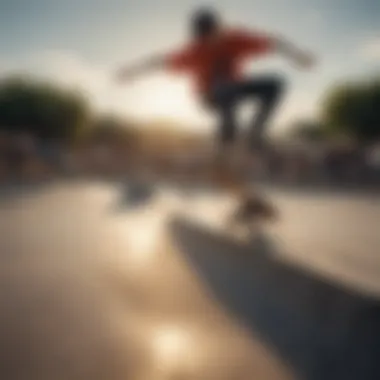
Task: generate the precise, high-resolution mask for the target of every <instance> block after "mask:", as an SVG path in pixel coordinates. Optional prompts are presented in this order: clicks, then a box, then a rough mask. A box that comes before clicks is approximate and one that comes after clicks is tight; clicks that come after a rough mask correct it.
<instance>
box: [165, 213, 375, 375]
mask: <svg viewBox="0 0 380 380" xmlns="http://www.w3.org/2000/svg"><path fill="white" fill-rule="evenodd" d="M171 231H172V239H173V243H174V244H175V245H176V246H177V249H178V251H179V252H182V254H183V255H184V257H185V258H186V260H187V261H188V263H189V264H190V265H191V266H192V267H193V268H194V269H195V271H196V272H197V273H198V276H199V277H200V279H201V280H202V281H203V283H204V284H206V285H207V287H208V288H209V289H210V290H211V291H212V293H213V294H214V296H215V297H216V298H217V299H218V300H219V302H220V303H221V304H223V305H224V306H225V307H226V308H227V309H229V310H230V311H231V312H232V313H233V314H234V315H235V316H236V318H238V319H239V320H240V321H242V322H243V323H244V324H245V325H246V326H248V327H249V328H250V329H251V330H252V331H253V332H254V333H255V334H259V336H260V337H261V338H262V340H263V341H264V342H265V343H266V344H269V345H270V346H271V347H272V349H273V350H275V351H276V352H277V353H278V354H279V355H280V357H282V358H283V359H284V360H285V361H286V362H287V363H289V364H290V365H291V367H292V368H293V369H294V370H295V372H296V373H298V374H299V375H300V377H301V378H307V379H379V378H380V363H379V362H378V358H379V357H380V303H379V301H378V299H376V298H375V297H373V296H371V295H366V294H364V293H363V292H362V291H356V290H355V289H353V288H352V287H350V286H346V285H345V284H344V283H343V282H342V281H335V280H334V278H332V277H329V276H328V275H326V274H325V273H318V272H317V271H311V270H310V271H308V270H306V269H304V268H301V267H297V266H294V265H292V264H291V263H290V261H289V260H286V259H284V258H285V257H287V255H286V254H285V255H284V254H283V252H281V250H282V249H283V247H284V246H283V244H282V243H280V241H279V240H276V239H275V238H274V237H273V235H272V236H271V235H266V236H260V237H259V238H257V239H255V241H252V242H250V244H248V245H240V244H238V243H236V242H232V241H230V240H229V239H228V238H226V237H223V236H222V235H218V234H216V233H215V232H211V230H206V229H205V228H204V227H199V225H197V224H195V223H192V222H189V221H186V220H185V219H183V218H177V219H176V220H173V222H172V224H171Z"/></svg>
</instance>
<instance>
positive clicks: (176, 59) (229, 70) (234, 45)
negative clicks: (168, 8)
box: [166, 30, 273, 94]
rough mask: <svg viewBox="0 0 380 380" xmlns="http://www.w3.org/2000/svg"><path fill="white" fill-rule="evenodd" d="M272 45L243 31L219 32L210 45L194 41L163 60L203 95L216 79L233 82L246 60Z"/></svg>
mask: <svg viewBox="0 0 380 380" xmlns="http://www.w3.org/2000/svg"><path fill="white" fill-rule="evenodd" d="M272 48H273V41H272V40H271V39H270V38H268V37H265V36H263V35H260V34H256V33H250V32H246V31H244V30H229V31H225V32H223V33H222V34H221V35H220V36H218V37H217V38H216V39H215V40H214V41H202V40H201V41H199V42H198V41H197V42H194V43H192V44H190V45H188V46H186V47H184V48H183V49H180V50H179V51H177V52H174V53H172V54H169V55H168V56H167V57H166V65H167V67H168V68H169V69H170V70H173V71H176V72H184V73H187V74H189V75H190V76H191V77H192V78H193V80H194V84H195V87H196V89H197V90H198V91H199V92H200V93H201V94H207V93H208V92H209V90H210V86H211V85H212V84H213V83H214V80H216V78H218V77H219V78H223V80H237V79H239V78H240V76H241V71H242V70H241V69H242V65H243V63H245V61H246V60H247V59H248V58H253V57H258V56H261V55H263V54H266V53H268V52H270V51H271V50H272Z"/></svg>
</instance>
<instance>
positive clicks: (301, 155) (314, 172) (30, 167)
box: [0, 133, 380, 186]
mask: <svg viewBox="0 0 380 380" xmlns="http://www.w3.org/2000/svg"><path fill="white" fill-rule="evenodd" d="M165 153H166V154H165V155H162V154H161V155H157V154H156V155H154V154H150V153H149V152H141V151H140V153H137V151H136V150H134V149H133V147H131V146H125V145H124V144H122V143H120V142H118V141H112V142H109V141H108V142H107V141H99V140H94V141H91V140H89V141H84V142H81V143H77V144H75V145H70V144H65V143H63V142H62V141H54V140H48V141H47V140H43V141H42V140H38V139H36V138H34V137H33V136H31V135H28V134H25V133H19V134H5V133H2V134H0V183H2V184H4V183H12V182H15V181H36V180H46V179H51V178H57V177H62V176H73V177H75V176H79V177H81V176H84V177H85V176H90V177H91V176H101V177H120V176H127V175H129V174H130V175H132V174H133V172H136V171H139V170H141V168H143V167H145V168H148V167H150V169H152V171H153V172H154V171H156V172H157V173H158V172H160V173H164V172H165V173H176V174H177V175H178V174H179V173H180V174H181V175H183V176H186V175H187V174H188V175H190V174H191V172H197V171H198V170H200V169H201V168H202V166H204V165H206V164H207V159H206V158H205V157H206V156H204V155H202V153H201V152H200V151H196V150H192V151H188V152H180V153H179V152H178V151H177V152H173V153H170V152H165ZM248 164H249V165H248V168H249V172H250V173H252V175H253V174H254V175H255V177H256V178H257V176H259V177H260V178H261V179H262V180H266V181H272V182H276V183H286V184H289V183H292V184H336V185H351V184H356V185H366V186H367V185H369V186H378V185H380V143H378V144H373V145H372V146H366V147H359V146H355V145H352V144H351V145H350V144H336V143H334V144H329V145H327V144H326V145H324V146H322V145H319V146H315V145H314V146H313V145H307V144H304V145H297V146H289V145H286V144H279V145H278V146H275V147H272V148H271V149H269V150H267V151H266V153H265V154H264V155H262V156H260V157H258V158H256V159H255V158H250V161H249V162H248Z"/></svg>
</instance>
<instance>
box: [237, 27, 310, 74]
mask: <svg viewBox="0 0 380 380" xmlns="http://www.w3.org/2000/svg"><path fill="white" fill-rule="evenodd" d="M236 43H237V49H238V51H241V52H246V53H248V54H255V55H260V54H267V53H279V54H281V55H283V56H285V57H286V58H288V59H290V60H292V61H293V62H295V63H296V64H297V65H298V66H300V67H302V68H309V67H311V66H312V65H313V63H314V58H313V56H312V55H310V54H308V53H306V52H305V51H303V50H301V49H299V48H297V47H296V46H295V45H293V44H292V43H290V42H289V41H287V40H285V39H284V38H282V37H278V36H271V35H266V34H262V33H260V32H246V31H243V32H240V33H238V34H237V38H236Z"/></svg>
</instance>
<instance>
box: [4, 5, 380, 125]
mask: <svg viewBox="0 0 380 380" xmlns="http://www.w3.org/2000/svg"><path fill="white" fill-rule="evenodd" d="M209 3H211V4H216V7H217V8H218V9H220V11H221V12H222V13H223V14H224V18H225V19H226V21H227V22H228V21H229V22H230V23H235V24H236V23H238V24H244V25H247V26H252V27H254V28H260V29H263V30H268V31H275V32H280V33H282V34H284V35H285V36H287V37H288V38H289V39H292V40H293V41H294V42H296V43H298V44H299V45H300V46H301V47H305V48H307V49H309V50H310V51H312V52H315V53H316V54H317V56H318V58H319V61H320V65H319V66H318V67H317V69H316V70H315V71H314V72H310V73H298V72H297V71H295V70H294V69H293V68H292V67H291V66H290V65H288V64H287V63H286V62H284V61H283V60H279V59H270V60H265V61H261V62H259V63H253V64H252V67H251V70H252V71H253V72H256V71H258V72H260V71H273V70H279V71H281V72H283V73H285V74H286V75H287V76H288V77H289V80H290V83H291V86H290V89H289V98H288V101H287V102H285V103H284V105H283V107H281V110H280V111H279V115H278V118H277V120H278V121H279V123H280V124H281V123H285V121H286V120H288V119H291V118H294V117H297V115H298V114H299V115H300V116H304V115H312V114H314V113H315V112H317V110H318V100H319V99H320V98H321V95H322V94H323V93H324V92H325V90H326V88H328V86H329V85H330V84H331V83H332V82H333V81H336V80H338V79H342V78H351V77H355V76H361V75H366V74H368V73H370V72H375V71H378V72H380V69H379V68H380V26H379V21H378V20H379V19H380V2H379V1H378V0H362V1H357V0H219V1H216V2H214V3H213V2H209ZM199 4H202V3H200V2H198V1H191V0H138V1H131V0H108V1H105V0H66V1H58V0H56V1H54V0H0V70H2V71H3V72H8V71H10V70H17V69H23V70H26V69H27V70H28V71H30V72H32V73H36V74H39V75H41V74H42V75H48V76H49V77H50V78H55V79H57V80H58V81H60V82H63V83H69V84H72V85H78V86H80V87H81V88H84V89H85V90H86V91H87V92H88V95H89V97H90V98H91V99H92V100H93V101H94V103H95V104H96V105H97V106H99V107H102V108H103V109H110V108H112V109H115V110H117V111H124V112H125V113H132V114H133V113H135V114H136V115H137V116H139V115H140V116H143V115H145V116H147V117H154V116H163V117H173V118H174V119H179V120H183V121H185V122H190V123H194V122H198V121H199V122H201V120H206V119H205V115H203V114H202V112H201V110H200V109H199V108H197V106H196V103H195V101H194V99H192V98H191V96H190V93H189V91H188V87H187V83H186V82H185V81H183V80H178V79H174V78H172V77H167V76H162V75H161V76H156V77H151V78H149V79H148V80H146V81H143V82H142V83H140V84H135V85H133V86H131V87H127V88H123V89H116V88H114V86H112V85H110V84H109V83H107V76H108V73H109V70H110V68H112V67H115V65H117V64H118V63H120V62H122V61H125V60H126V61H128V60H130V59H132V60H133V59H135V58H139V57H141V56H145V55H149V53H151V52H157V51H160V50H164V51H165V50H170V49H171V48H172V47H173V46H177V45H178V44H180V43H181V42H183V41H184V40H185V39H186V36H187V16H188V15H189V12H191V10H192V9H194V8H195V7H197V6H198V5H199ZM189 98H190V99H189Z"/></svg>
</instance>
